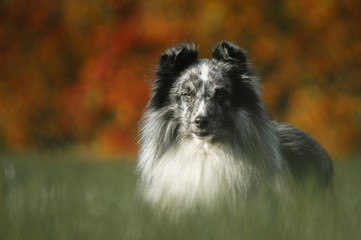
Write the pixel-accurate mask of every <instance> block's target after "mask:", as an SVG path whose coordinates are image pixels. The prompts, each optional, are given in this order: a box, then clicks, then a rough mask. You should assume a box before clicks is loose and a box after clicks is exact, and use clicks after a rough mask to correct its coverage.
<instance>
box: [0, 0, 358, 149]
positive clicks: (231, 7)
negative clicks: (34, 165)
mask: <svg viewBox="0 0 361 240" xmlns="http://www.w3.org/2000/svg"><path fill="white" fill-rule="evenodd" d="M360 9H361V2H360V1H357V0H354V1H351V0H345V1H324V0H323V1H315V0H303V1H297V0H296V1H286V0H276V1H265V0H256V1H237V0H223V1H206V0H200V1H192V0H186V1H181V0H172V1H158V0H154V1H131V0H124V1H115V0H94V1H85V0H74V1H67V0H54V1H48V0H12V1H11V0H9V1H1V2H0V146H3V148H7V149H12V150H26V149H44V148H46V149H48V148H58V147H61V146H63V147H69V146H72V147H75V148H81V149H86V150H87V151H91V152H95V153H99V154H135V153H136V150H137V139H136V137H137V126H138V122H139V119H140V117H141V115H142V112H143V110H144V108H145V106H146V102H147V99H148V97H149V89H150V88H149V82H150V81H151V80H152V77H153V76H152V74H153V67H154V66H155V64H156V62H157V60H158V56H159V54H160V53H161V52H162V51H163V50H165V49H166V48H167V47H169V46H171V45H174V44H176V43H179V42H183V41H193V42H194V43H195V44H196V45H198V44H199V47H200V57H210V52H211V48H212V46H214V44H215V43H216V42H218V41H220V40H223V39H227V40H230V41H233V42H235V43H237V44H238V45H241V46H243V47H244V48H245V49H247V50H248V53H249V56H250V57H251V60H252V62H253V64H254V65H255V66H256V67H257V70H258V73H259V75H260V76H261V77H262V79H263V83H264V85H265V88H264V101H265V102H266V105H267V106H268V109H269V112H270V115H271V116H272V117H273V118H276V119H278V120H280V121H286V122H289V123H292V124H294V125H295V126H297V127H300V128H302V129H304V130H306V131H307V132H309V133H310V134H311V135H313V136H314V137H315V138H316V139H317V140H319V141H320V142H321V144H322V145H323V146H324V147H325V148H326V149H327V150H328V151H329V152H330V153H331V154H334V155H345V154H349V153H352V152H354V151H356V150H357V149H358V148H360V147H361V144H360V140H361V79H360V78H361V57H360V56H361V14H360Z"/></svg>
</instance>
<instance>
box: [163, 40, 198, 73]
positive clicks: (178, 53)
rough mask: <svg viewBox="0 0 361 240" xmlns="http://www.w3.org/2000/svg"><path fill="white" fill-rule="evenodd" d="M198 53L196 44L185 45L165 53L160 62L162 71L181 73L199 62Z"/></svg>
mask: <svg viewBox="0 0 361 240" xmlns="http://www.w3.org/2000/svg"><path fill="white" fill-rule="evenodd" d="M197 57H198V52H197V50H196V49H195V46H194V44H192V45H190V44H183V45H180V46H176V47H173V48H169V49H168V50H167V51H165V52H164V53H163V54H162V55H161V57H160V61H159V67H160V69H159V70H160V71H161V70H165V69H166V70H167V71H170V70H172V71H176V72H180V71H182V70H183V69H184V68H186V67H187V66H189V65H190V64H192V63H193V62H194V61H196V60H197Z"/></svg>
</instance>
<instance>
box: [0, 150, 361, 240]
mask: <svg viewBox="0 0 361 240" xmlns="http://www.w3.org/2000/svg"><path fill="white" fill-rule="evenodd" d="M360 160H361V159H356V160H354V161H352V162H351V163H349V164H338V165H336V166H335V173H336V174H335V179H334V183H335V186H334V187H335V191H334V195H335V197H334V198H330V197H329V196H327V197H325V196H314V195H312V194H306V193H303V192H302V191H300V192H299V193H297V197H296V200H295V201H286V202H284V201H279V200H277V199H276V198H274V197H272V196H269V195H267V194H261V196H259V197H257V198H254V199H252V200H251V201H249V202H247V203H246V204H243V205H242V206H240V207H239V208H238V209H237V210H234V211H232V210H229V209H226V208H224V209H222V210H221V209H219V210H218V211H216V212H214V213H212V214H207V213H197V214H196V213H195V214H191V215H189V216H186V217H184V218H182V219H180V220H179V221H178V222H174V221H171V220H169V219H168V218H167V217H160V216H158V215H155V214H154V213H153V212H152V211H151V210H149V209H148V208H147V207H145V206H143V205H142V204H141V202H140V201H139V200H137V199H136V198H135V197H134V189H135V181H136V176H135V173H134V170H135V169H134V167H135V165H134V162H122V163H120V162H105V163H104V162H97V161H92V160H88V159H85V158H84V157H79V156H76V155H69V154H63V155H62V154H59V153H57V154H49V153H48V154H41V155H36V154H30V155H27V156H24V155H17V154H3V155H1V156H0V239H2V240H6V239H11V240H13V239H14V240H16V239H28V240H32V239H34V240H35V239H36V240H40V239H47V240H48V239H87V240H89V239H107V240H108V239H142V240H143V239H157V240H158V239H171V240H173V239H207V240H209V239H227V240H228V239H318V240H319V239H348V240H349V239H361V188H360V185H361V184H360V183H361V174H360V169H361V168H360V167H361V161H360Z"/></svg>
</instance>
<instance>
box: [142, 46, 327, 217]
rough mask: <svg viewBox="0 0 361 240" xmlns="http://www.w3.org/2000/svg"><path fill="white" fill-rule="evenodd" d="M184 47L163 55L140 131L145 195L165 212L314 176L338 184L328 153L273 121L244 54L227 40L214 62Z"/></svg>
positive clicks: (324, 182) (216, 49)
mask: <svg viewBox="0 0 361 240" xmlns="http://www.w3.org/2000/svg"><path fill="white" fill-rule="evenodd" d="M197 58H198V51H197V48H196V47H195V46H194V45H192V44H182V45H180V46H176V47H173V48H170V49H168V50H166V51H165V52H164V53H163V54H162V55H161V57H160V60H159V65H158V67H157V70H156V74H155V80H154V81H153V83H152V91H151V97H150V100H149V102H148V106H147V109H146V112H145V113H144V116H143V119H142V121H141V127H140V138H139V142H140V151H139V156H138V162H137V172H138V175H139V182H138V185H139V190H140V192H141V194H142V195H143V197H144V199H145V200H146V201H147V202H149V203H150V204H151V205H152V206H154V207H157V208H159V209H171V210H175V211H183V210H187V209H192V208H194V207H196V206H206V207H212V206H213V205H214V204H215V203H216V202H217V201H219V200H230V201H237V199H239V198H242V197H244V196H247V194H248V193H250V192H252V191H253V190H254V189H257V188H258V187H259V186H260V185H265V184H267V185H271V186H274V187H275V188H282V187H283V186H285V183H286V182H288V181H292V180H296V179H301V178H304V177H305V176H307V173H310V172H313V173H314V175H315V176H316V178H317V179H316V181H317V182H318V184H319V185H322V186H327V185H330V183H331V181H332V175H333V171H332V164H331V160H330V158H329V156H328V155H327V153H326V152H325V150H324V149H323V148H322V147H321V146H320V145H319V144H318V143H317V142H316V141H315V140H314V139H313V138H312V137H311V136H309V135H308V134H306V133H305V132H303V131H301V130H299V129H297V128H295V127H293V126H291V125H288V124H284V123H279V122H276V121H273V120H271V119H270V118H269V116H268V113H267V111H266V108H265V105H264V104H263V102H262V100H261V92H260V88H261V87H262V85H261V83H260V80H259V78H258V77H257V76H256V74H255V73H254V71H253V69H252V67H251V66H250V63H249V61H248V58H247V54H246V52H245V51H244V50H242V49H241V48H239V47H238V46H236V45H234V44H232V43H230V42H226V41H223V42H220V43H219V44H217V45H216V46H215V47H214V49H213V51H212V59H197Z"/></svg>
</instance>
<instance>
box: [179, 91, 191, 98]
mask: <svg viewBox="0 0 361 240" xmlns="http://www.w3.org/2000/svg"><path fill="white" fill-rule="evenodd" d="M182 96H183V97H185V98H186V99H192V98H193V95H192V94H191V93H189V92H184V93H183V94H182Z"/></svg>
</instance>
